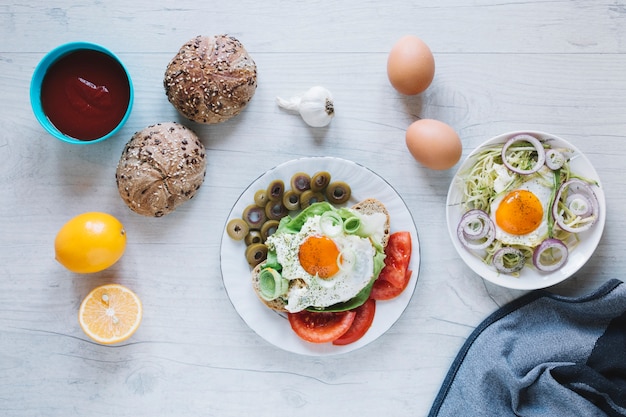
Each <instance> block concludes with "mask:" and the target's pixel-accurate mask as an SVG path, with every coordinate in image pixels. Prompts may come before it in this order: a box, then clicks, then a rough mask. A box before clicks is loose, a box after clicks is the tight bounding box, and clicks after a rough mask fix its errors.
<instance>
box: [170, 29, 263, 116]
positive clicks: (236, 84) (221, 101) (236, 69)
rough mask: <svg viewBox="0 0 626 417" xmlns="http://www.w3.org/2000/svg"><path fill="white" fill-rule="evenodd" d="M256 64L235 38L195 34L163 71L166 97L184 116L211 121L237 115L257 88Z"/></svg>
mask: <svg viewBox="0 0 626 417" xmlns="http://www.w3.org/2000/svg"><path fill="white" fill-rule="evenodd" d="M256 75H257V74H256V64H255V63H254V61H253V60H252V58H251V57H250V55H248V52H247V51H246V48H244V46H243V45H242V44H241V42H239V41H238V40H237V39H236V38H234V37H232V36H227V35H218V36H197V37H195V38H194V39H191V40H190V41H189V42H187V43H186V44H185V45H183V46H182V48H181V49H180V51H178V54H177V55H176V56H175V57H174V58H173V59H172V60H171V61H170V63H169V65H168V66H167V69H166V71H165V78H164V80H163V85H164V87H165V93H166V94H167V98H168V100H169V101H170V103H172V105H174V107H175V108H176V109H177V110H178V111H179V112H180V113H181V114H182V115H183V116H185V117H186V118H188V119H189V120H193V121H194V122H198V123H206V124H214V123H220V122H223V121H225V120H228V119H230V118H232V117H234V116H236V115H238V114H239V113H240V112H241V111H242V110H243V109H244V107H246V105H247V104H248V102H249V101H250V99H252V96H253V95H254V92H255V91H256V86H257V82H256Z"/></svg>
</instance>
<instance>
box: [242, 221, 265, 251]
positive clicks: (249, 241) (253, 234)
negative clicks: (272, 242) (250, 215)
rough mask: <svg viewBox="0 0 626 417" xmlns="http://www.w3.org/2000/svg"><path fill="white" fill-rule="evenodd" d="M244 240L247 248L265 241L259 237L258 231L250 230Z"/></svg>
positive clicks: (259, 232)
mask: <svg viewBox="0 0 626 417" xmlns="http://www.w3.org/2000/svg"><path fill="white" fill-rule="evenodd" d="M265 223H267V222H265ZM265 223H263V224H265ZM245 240H246V245H248V246H250V245H254V244H255V243H263V242H264V241H265V239H263V236H262V235H261V231H260V230H250V232H248V235H247V236H246V239H245Z"/></svg>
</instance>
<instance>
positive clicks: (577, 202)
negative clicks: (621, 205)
mask: <svg viewBox="0 0 626 417" xmlns="http://www.w3.org/2000/svg"><path fill="white" fill-rule="evenodd" d="M599 207H600V206H599V203H598V198H597V197H596V194H595V193H594V192H593V189H592V188H591V186H590V185H589V184H588V183H586V182H585V181H583V180H580V179H577V178H573V179H570V180H569V181H566V182H564V183H563V184H562V185H561V187H560V188H559V191H558V192H557V193H556V198H555V200H554V206H553V207H552V216H553V217H554V221H555V222H556V224H557V225H558V226H559V227H560V228H561V229H563V230H565V231H566V232H571V233H580V232H584V231H585V230H588V229H589V228H591V226H593V225H594V224H595V222H596V221H597V220H598V215H599V210H600V208H599Z"/></svg>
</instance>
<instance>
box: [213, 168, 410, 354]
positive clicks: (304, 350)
mask: <svg viewBox="0 0 626 417" xmlns="http://www.w3.org/2000/svg"><path fill="white" fill-rule="evenodd" d="M307 163H310V164H315V165H320V166H325V165H332V164H340V165H344V166H346V167H349V170H355V169H358V170H360V171H361V172H364V173H366V174H367V175H368V176H373V177H374V178H376V179H378V181H380V182H382V183H384V185H385V186H386V187H387V190H386V191H387V192H390V193H393V195H394V196H395V198H396V199H397V203H396V204H399V205H400V207H401V208H402V209H403V210H404V213H403V216H407V218H408V219H409V220H410V222H409V223H410V224H409V225H408V226H407V227H402V228H401V229H397V228H395V227H394V223H393V220H392V222H391V225H390V228H391V231H392V232H393V231H394V230H396V229H397V230H409V231H410V232H411V234H412V237H413V239H412V255H411V263H410V266H411V270H412V275H411V280H410V281H409V288H407V289H406V290H405V291H404V292H403V293H402V294H401V296H400V297H398V298H397V299H394V300H388V301H381V302H380V304H379V305H377V312H378V311H380V308H385V309H388V308H394V314H393V316H394V318H393V319H392V320H391V323H390V324H388V325H386V324H384V325H383V326H385V328H384V329H382V331H381V330H380V329H379V334H377V335H375V336H374V337H370V338H367V337H366V336H367V333H366V336H364V337H363V338H362V339H361V340H358V341H356V342H354V343H352V344H349V345H345V346H334V345H332V344H330V343H325V344H320V345H317V344H312V343H308V342H305V341H304V340H301V339H299V337H298V336H296V335H295V333H293V332H292V331H291V329H289V327H288V326H289V324H288V323H287V322H286V321H287V319H286V316H285V315H284V314H281V313H278V312H276V311H273V310H271V309H269V308H267V307H265V306H263V305H262V303H261V302H260V301H258V300H257V301H258V306H260V307H262V308H259V309H258V310H259V311H262V312H263V313H262V314H264V315H268V314H269V315H271V316H276V317H280V318H282V319H284V320H285V323H281V325H282V326H285V332H289V336H287V337H288V338H289V339H292V340H293V337H295V338H297V339H298V340H297V342H298V343H296V344H295V346H293V345H288V344H280V343H276V341H275V340H271V338H268V337H267V335H266V334H264V333H263V332H261V331H259V329H258V328H257V327H256V326H255V325H254V323H251V322H250V321H249V318H248V317H247V313H243V314H242V311H240V310H241V309H242V307H240V306H239V305H238V301H237V302H236V301H235V300H234V299H233V293H231V291H230V290H232V288H230V290H229V284H228V279H227V277H226V275H227V273H228V271H227V270H225V263H224V260H225V253H224V251H225V242H231V244H233V243H232V242H233V241H232V239H231V238H230V237H229V236H228V235H227V233H226V225H227V224H228V221H229V220H230V219H232V218H233V217H237V216H236V215H234V211H235V209H236V208H237V206H238V205H239V203H240V202H241V200H242V199H243V198H244V196H245V195H246V194H248V193H250V190H251V188H252V187H253V186H254V185H255V184H257V183H258V182H260V181H262V179H263V178H266V177H267V176H270V175H271V174H272V173H275V172H277V171H280V170H281V169H288V168H290V167H292V166H293V167H294V171H293V173H295V172H297V171H302V169H299V168H295V167H296V166H302V165H303V164H307ZM319 170H322V169H321V168H320V169H319ZM323 170H327V169H326V168H323ZM250 201H251V202H252V200H250ZM383 203H385V204H386V205H387V203H386V202H383ZM242 249H243V248H242ZM241 256H242V257H243V253H241ZM242 261H243V258H242ZM420 268H421V245H420V240H419V233H418V230H417V226H416V224H415V219H414V217H413V213H412V212H411V210H410V209H409V206H408V205H407V203H406V201H405V200H404V199H403V198H402V196H401V195H400V193H398V191H397V190H396V189H395V188H394V187H393V186H392V185H391V184H390V183H389V182H388V181H387V180H386V179H385V178H383V177H382V176H381V175H379V174H377V173H376V172H374V171H373V170H372V169H370V168H368V167H366V166H365V165H363V164H360V163H358V162H355V161H351V160H348V159H344V158H339V157H333V156H310V157H299V158H292V159H289V160H286V161H283V162H281V163H279V164H277V165H275V166H273V167H272V168H270V169H267V170H266V171H264V172H263V173H261V174H260V175H259V176H257V177H256V178H255V179H254V180H252V181H251V182H250V183H249V184H248V185H247V186H246V188H245V189H244V190H243V191H242V192H241V193H240V194H239V196H238V197H237V199H236V200H235V202H234V203H233V204H232V206H231V209H230V210H229V212H228V216H227V217H226V219H225V221H224V224H223V230H222V237H221V241H220V272H221V275H222V284H223V285H224V290H225V292H226V294H227V296H228V299H229V301H230V303H231V305H232V306H233V308H234V309H235V311H236V312H237V314H238V315H239V317H240V318H241V319H242V320H243V321H244V323H245V324H246V325H247V326H248V327H249V328H250V329H251V330H252V331H254V333H256V334H257V336H259V337H261V338H262V339H264V340H265V341H266V342H268V343H269V344H271V345H273V346H275V347H278V348H279V349H282V350H284V351H288V352H292V353H296V354H301V355H306V356H318V357H319V356H331V355H338V354H343V353H348V352H351V351H354V350H357V349H360V348H362V347H364V346H366V345H369V344H370V343H372V342H374V341H376V340H377V339H379V338H380V337H381V336H382V335H384V334H385V333H386V332H387V331H389V329H390V328H391V327H393V325H395V323H396V322H397V321H398V320H399V319H400V317H401V316H402V315H403V314H404V312H405V311H406V309H407V308H408V306H409V304H410V301H411V300H412V298H413V295H414V293H415V289H416V287H417V281H418V279H419V273H420ZM252 293H253V291H252V288H251V287H250V294H252ZM254 297H255V298H256V295H254ZM383 303H384V304H383ZM385 304H387V305H389V307H385ZM253 308H255V309H256V307H253ZM377 317H378V316H375V317H374V323H373V324H372V328H373V327H374V325H376V324H377V321H376V318H377ZM272 320H275V319H274V318H273V319H272ZM371 330H372V329H370V331H371Z"/></svg>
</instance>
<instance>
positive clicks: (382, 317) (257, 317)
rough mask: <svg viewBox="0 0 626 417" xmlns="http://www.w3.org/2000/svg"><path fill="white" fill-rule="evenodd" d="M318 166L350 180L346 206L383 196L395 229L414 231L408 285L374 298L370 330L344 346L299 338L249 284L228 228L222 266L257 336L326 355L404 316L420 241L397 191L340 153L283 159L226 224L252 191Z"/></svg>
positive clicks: (240, 245) (239, 245) (239, 244)
mask: <svg viewBox="0 0 626 417" xmlns="http://www.w3.org/2000/svg"><path fill="white" fill-rule="evenodd" d="M319 171H328V173H330V175H331V181H332V180H340V181H345V182H347V183H348V184H349V185H350V187H351V189H352V194H351V197H350V201H348V203H346V205H347V206H351V205H353V204H356V203H357V202H359V201H361V200H365V199H366V198H376V199H378V200H380V201H381V202H382V203H383V204H385V206H386V207H387V210H388V211H389V215H390V219H391V221H390V227H391V232H392V233H393V232H395V231H404V230H406V231H409V232H410V233H411V239H412V247H413V251H412V254H411V262H410V264H409V267H410V269H411V270H412V271H413V274H412V276H411V279H410V281H409V284H408V287H407V288H406V290H404V292H402V294H400V295H399V296H398V297H396V298H394V299H392V300H388V301H378V302H377V303H376V314H375V316H374V322H373V323H372V327H371V328H370V329H369V330H368V332H367V333H366V334H365V335H364V336H363V337H362V338H361V339H360V340H358V341H356V342H354V343H352V344H349V345H345V346H334V345H332V344H330V343H325V344H314V343H309V342H306V341H304V340H302V339H300V338H299V337H298V336H297V335H296V334H295V333H294V332H293V331H292V330H291V326H290V325H289V321H288V320H287V316H286V315H285V314H280V313H277V312H275V311H273V310H271V309H269V308H268V307H266V306H265V305H264V304H263V303H262V302H261V301H260V300H259V299H258V298H257V295H256V294H255V292H254V290H253V289H252V284H251V275H250V274H251V268H250V266H249V265H248V263H247V262H246V259H245V255H244V251H245V243H244V242H243V241H235V240H233V239H231V238H230V237H229V236H228V234H227V233H226V227H224V232H223V235H222V243H221V253H220V256H221V260H220V264H221V269H222V278H223V280H224V287H225V288H226V292H227V293H228V297H229V298H230V300H231V302H232V304H233V306H234V307H235V309H236V310H237V312H238V313H239V315H240V316H241V318H242V319H243V320H244V321H245V322H246V323H247V325H248V326H249V327H250V328H251V329H252V330H254V331H255V332H256V333H257V334H258V335H259V336H261V337H262V338H263V339H265V340H266V341H268V342H269V343H271V344H273V345H275V346H277V347H279V348H281V349H284V350H286V351H290V352H294V353H299V354H303V355H311V356H325V355H333V354H339V353H346V352H350V351H352V350H355V349H357V348H360V347H363V346H365V345H367V344H368V343H371V342H372V341H374V340H376V339H377V338H378V337H380V336H381V335H382V334H383V333H385V332H386V331H387V330H388V329H389V328H390V327H391V326H392V325H393V324H394V323H395V322H396V321H397V320H398V318H399V317H400V316H401V315H402V312H403V311H404V310H405V308H406V307H407V305H408V303H409V301H410V300H411V297H412V295H413V292H414V290H415V285H416V282H417V277H418V273H419V265H420V246H419V240H418V236H417V230H416V228H415V223H414V221H413V217H412V216H411V213H410V211H409V209H408V208H407V206H406V204H405V203H404V201H403V200H402V198H400V196H399V195H398V193H397V192H396V191H395V190H394V189H393V188H392V187H391V185H390V184H389V183H387V182H386V181H385V180H384V179H383V178H381V177H380V176H378V175H377V174H375V173H374V172H372V171H371V170H369V169H368V168H365V167H364V166H362V165H359V164H357V163H354V162H351V161H347V160H344V159H339V158H331V157H312V158H301V159H295V160H291V161H288V162H285V163H283V164H281V165H279V166H277V167H275V168H273V169H271V170H269V171H267V172H266V173H264V174H263V175H261V176H260V177H259V178H257V179H256V180H255V181H253V182H252V184H250V185H249V186H248V188H247V189H246V190H245V191H244V192H243V194H242V195H241V196H240V197H239V199H238V200H237V202H236V203H235V205H234V206H233V208H232V210H231V212H230V214H229V215H228V219H226V222H225V225H226V224H227V223H228V221H229V220H230V219H232V218H236V217H241V214H242V212H243V210H244V209H245V208H246V206H248V205H249V204H251V203H253V202H254V193H255V192H256V191H257V190H259V189H265V188H267V186H268V185H269V183H270V182H271V181H273V180H275V179H281V180H283V181H284V182H285V184H286V185H287V184H289V181H290V179H291V177H292V175H293V174H295V173H296V172H305V173H307V174H309V175H311V176H312V175H313V174H315V173H316V172H319Z"/></svg>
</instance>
